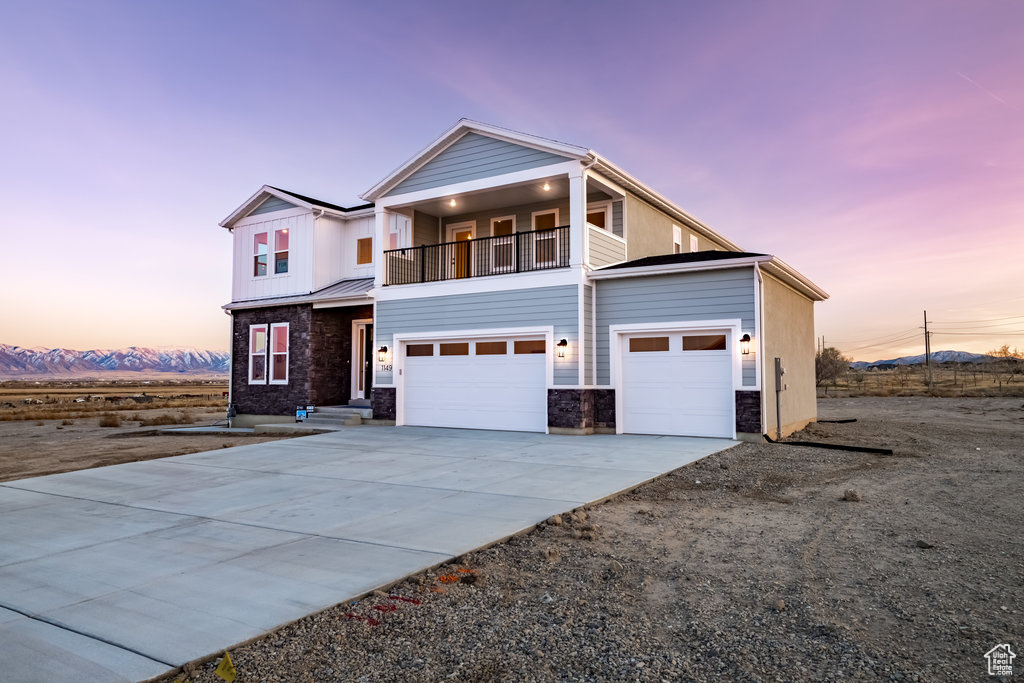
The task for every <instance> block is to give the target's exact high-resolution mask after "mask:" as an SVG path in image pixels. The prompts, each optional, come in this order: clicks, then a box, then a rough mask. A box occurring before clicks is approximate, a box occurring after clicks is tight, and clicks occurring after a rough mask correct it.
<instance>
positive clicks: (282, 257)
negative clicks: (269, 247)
mask: <svg viewBox="0 0 1024 683" xmlns="http://www.w3.org/2000/svg"><path fill="white" fill-rule="evenodd" d="M287 272H288V228H285V229H284V230H275V231H274V274H275V275H280V274H281V273H287Z"/></svg>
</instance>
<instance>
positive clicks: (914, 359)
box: [850, 351, 994, 370]
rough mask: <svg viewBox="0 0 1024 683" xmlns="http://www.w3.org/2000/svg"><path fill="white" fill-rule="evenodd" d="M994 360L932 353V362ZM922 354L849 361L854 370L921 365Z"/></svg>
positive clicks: (962, 353) (974, 355)
mask: <svg viewBox="0 0 1024 683" xmlns="http://www.w3.org/2000/svg"><path fill="white" fill-rule="evenodd" d="M990 360H994V358H993V357H992V356H988V355H985V354H984V353H969V352H967V351H935V352H933V353H932V362H933V363H987V362H988V361H990ZM923 364H924V354H923V353H922V354H920V355H918V356H901V357H900V358H892V359H890V360H876V361H874V362H872V363H868V362H866V361H862V360H858V361H854V362H852V363H850V367H851V368H854V369H856V370H862V369H864V368H873V367H877V366H879V365H923Z"/></svg>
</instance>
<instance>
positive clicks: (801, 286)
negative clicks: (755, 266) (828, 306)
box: [761, 258, 829, 301]
mask: <svg viewBox="0 0 1024 683" xmlns="http://www.w3.org/2000/svg"><path fill="white" fill-rule="evenodd" d="M761 269H762V270H763V271H764V272H766V273H768V274H770V275H772V276H774V277H776V278H778V279H779V280H781V281H782V282H783V283H784V284H787V285H789V286H790V287H792V288H793V289H795V290H796V291H798V292H800V293H801V294H803V295H804V296H806V297H807V298H808V299H811V300H812V301H824V300H825V299H828V298H829V295H828V292H826V291H825V290H824V289H822V288H821V287H819V286H818V285H816V284H814V283H813V282H811V281H810V280H808V279H807V278H806V277H804V276H803V275H801V274H800V273H799V272H798V271H797V270H796V269H795V268H793V267H792V266H791V265H789V264H788V263H786V262H785V261H782V260H780V259H777V258H772V260H771V261H770V262H768V263H765V264H764V265H762V266H761Z"/></svg>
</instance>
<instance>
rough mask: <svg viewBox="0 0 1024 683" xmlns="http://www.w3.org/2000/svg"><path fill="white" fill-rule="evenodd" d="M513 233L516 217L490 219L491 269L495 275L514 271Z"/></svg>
mask: <svg viewBox="0 0 1024 683" xmlns="http://www.w3.org/2000/svg"><path fill="white" fill-rule="evenodd" d="M515 231H516V217H515V216H502V217H501V218H492V219H491V237H495V238H500V239H492V240H491V241H490V242H491V269H492V270H493V271H494V272H495V273H507V272H509V271H511V270H515V267H516V262H515V257H516V253H515V244H516V242H515V239H516V238H515V237H514V235H515Z"/></svg>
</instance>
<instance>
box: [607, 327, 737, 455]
mask: <svg viewBox="0 0 1024 683" xmlns="http://www.w3.org/2000/svg"><path fill="white" fill-rule="evenodd" d="M729 338H730V335H729V334H728V332H727V331H721V332H719V331H710V332H704V331H701V332H658V333H651V334H635V335H628V336H624V337H623V338H622V344H621V353H622V362H621V365H620V367H621V368H622V382H621V387H622V391H623V396H622V412H623V431H624V432H626V433H630V434H667V435H674V436H716V437H726V438H732V437H733V436H734V429H735V427H734V425H735V418H734V411H735V397H734V394H733V378H732V373H733V362H732V354H731V349H730V343H729Z"/></svg>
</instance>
